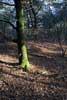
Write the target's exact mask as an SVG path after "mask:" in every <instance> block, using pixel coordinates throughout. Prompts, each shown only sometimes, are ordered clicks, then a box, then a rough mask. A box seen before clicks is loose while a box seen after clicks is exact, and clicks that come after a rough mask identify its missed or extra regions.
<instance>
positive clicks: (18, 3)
mask: <svg viewBox="0 0 67 100" xmlns="http://www.w3.org/2000/svg"><path fill="white" fill-rule="evenodd" d="M23 2H24V1H23ZM0 3H3V4H5V5H10V6H14V4H9V3H6V2H0ZM14 3H15V9H16V20H17V21H16V32H17V45H18V54H19V64H20V65H21V67H22V68H24V69H27V68H28V67H29V66H30V65H29V61H28V56H27V47H26V34H25V33H24V11H23V7H22V0H14ZM2 21H3V20H2ZM5 22H7V21H5ZM7 23H9V24H11V23H10V22H7ZM11 25H12V24H11Z"/></svg>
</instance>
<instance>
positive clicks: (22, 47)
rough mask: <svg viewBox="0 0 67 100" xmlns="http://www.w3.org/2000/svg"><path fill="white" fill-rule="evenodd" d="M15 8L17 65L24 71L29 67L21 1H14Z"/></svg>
mask: <svg viewBox="0 0 67 100" xmlns="http://www.w3.org/2000/svg"><path fill="white" fill-rule="evenodd" d="M14 1H15V8H16V20H17V22H16V25H17V38H18V43H17V44H18V53H19V64H20V65H21V67H22V68H24V69H26V68H28V67H29V61H28V56H27V47H26V35H25V33H24V12H23V8H22V4H21V0H14Z"/></svg>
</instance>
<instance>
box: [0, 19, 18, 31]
mask: <svg viewBox="0 0 67 100" xmlns="http://www.w3.org/2000/svg"><path fill="white" fill-rule="evenodd" d="M0 21H2V22H6V23H8V24H10V25H11V26H12V27H13V29H15V30H16V27H15V26H14V25H13V24H12V23H11V22H9V21H6V20H0Z"/></svg>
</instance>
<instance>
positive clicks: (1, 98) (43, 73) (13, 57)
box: [0, 41, 67, 100]
mask: <svg viewBox="0 0 67 100" xmlns="http://www.w3.org/2000/svg"><path fill="white" fill-rule="evenodd" d="M63 48H64V49H66V52H65V56H64V57H62V56H61V50H60V47H59V45H58V44H54V43H48V42H43V43H41V42H34V41H29V42H28V55H29V61H30V70H29V71H27V72H24V71H23V70H22V69H21V68H20V67H19V65H18V55H17V54H18V53H17V45H16V44H15V43H12V42H0V100H67V45H63Z"/></svg>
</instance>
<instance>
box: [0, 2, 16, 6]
mask: <svg viewBox="0 0 67 100" xmlns="http://www.w3.org/2000/svg"><path fill="white" fill-rule="evenodd" d="M0 4H5V5H8V6H15V4H10V3H7V2H1V1H0Z"/></svg>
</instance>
